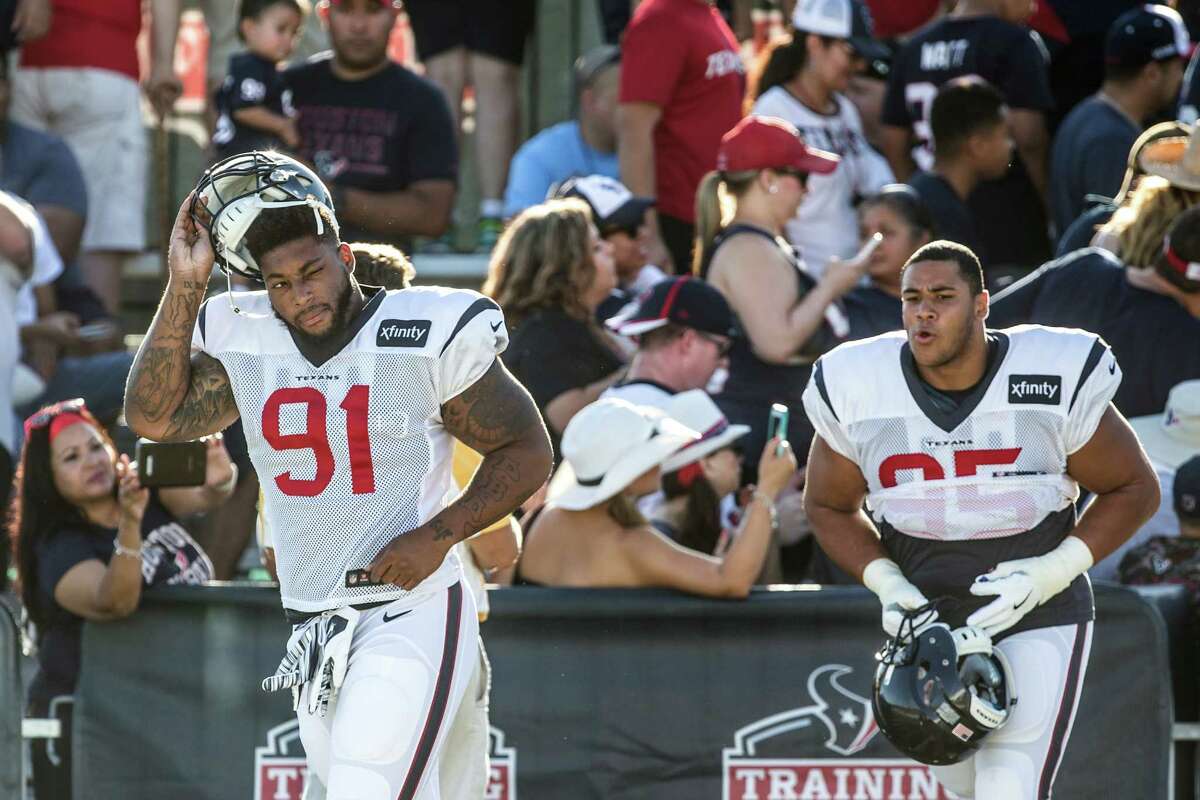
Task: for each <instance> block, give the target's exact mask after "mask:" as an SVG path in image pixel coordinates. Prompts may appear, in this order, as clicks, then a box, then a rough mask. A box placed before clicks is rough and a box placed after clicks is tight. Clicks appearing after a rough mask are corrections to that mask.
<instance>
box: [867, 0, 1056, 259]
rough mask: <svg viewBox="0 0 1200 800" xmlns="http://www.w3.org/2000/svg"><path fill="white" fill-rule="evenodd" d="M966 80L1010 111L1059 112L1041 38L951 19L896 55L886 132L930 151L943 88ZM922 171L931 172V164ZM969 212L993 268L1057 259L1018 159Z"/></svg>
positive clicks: (976, 195) (982, 20)
mask: <svg viewBox="0 0 1200 800" xmlns="http://www.w3.org/2000/svg"><path fill="white" fill-rule="evenodd" d="M964 75H978V76H980V77H981V78H984V79H985V80H987V81H989V82H990V83H992V84H993V85H994V86H995V87H996V88H997V89H998V90H999V91H1000V93H1001V94H1003V95H1004V99H1005V101H1006V102H1007V103H1008V105H1009V107H1010V108H1014V109H1023V110H1031V111H1043V112H1049V111H1050V110H1052V109H1053V108H1054V95H1053V94H1052V93H1051V91H1050V76H1049V56H1048V54H1047V52H1046V48H1045V45H1044V44H1043V43H1042V41H1041V39H1040V38H1039V37H1038V35H1037V34H1036V33H1034V32H1032V31H1030V30H1029V29H1028V28H1025V27H1022V26H1020V25H1014V24H1012V23H1010V22H1006V21H1005V20H1002V19H1000V18H999V17H994V16H986V15H984V16H969V17H945V18H943V19H940V20H938V21H937V22H934V23H932V24H931V25H928V26H926V27H925V28H923V29H922V30H920V31H919V32H918V33H916V34H915V35H914V36H913V37H912V38H911V39H909V40H908V42H907V43H905V45H904V47H903V48H901V50H900V52H899V54H897V56H896V59H895V61H894V62H893V64H892V73H891V78H890V79H889V81H888V88H887V94H886V95H885V97H884V104H883V122H884V124H886V125H893V126H896V127H902V128H909V129H911V130H912V131H913V134H914V135H915V138H916V139H917V142H918V143H919V145H920V146H921V147H922V148H925V147H927V145H928V142H929V140H930V139H931V138H932V132H931V130H930V126H929V116H930V112H931V109H932V106H933V99H934V97H935V96H937V90H938V88H939V87H940V86H942V84H944V83H945V82H946V81H948V80H951V79H953V78H960V77H962V76H964ZM918 164H920V166H922V167H923V168H928V167H929V161H928V160H921V159H919V160H918ZM968 205H969V206H970V208H971V211H972V212H973V214H974V217H975V220H976V226H977V228H978V235H979V239H980V241H981V242H982V243H983V245H984V246H985V247H986V248H987V250H988V257H989V260H990V262H991V263H992V264H993V265H995V266H1008V265H1021V266H1029V267H1032V266H1034V265H1037V264H1041V263H1042V262H1043V261H1045V260H1046V259H1047V258H1049V257H1050V253H1051V249H1050V241H1049V237H1048V236H1047V235H1046V214H1045V209H1044V208H1043V204H1042V200H1041V197H1040V196H1039V195H1038V193H1037V190H1036V189H1035V188H1034V186H1033V184H1032V182H1031V181H1030V179H1029V175H1028V173H1027V172H1026V171H1025V168H1024V164H1023V163H1022V161H1021V159H1020V158H1019V157H1016V155H1015V154H1014V157H1013V161H1012V167H1011V168H1010V169H1009V172H1008V174H1007V175H1006V176H1004V177H1003V178H1000V179H999V180H994V181H985V182H983V183H981V184H980V185H979V186H978V187H976V189H975V191H974V192H972V193H971V197H970V198H968ZM935 219H936V217H935Z"/></svg>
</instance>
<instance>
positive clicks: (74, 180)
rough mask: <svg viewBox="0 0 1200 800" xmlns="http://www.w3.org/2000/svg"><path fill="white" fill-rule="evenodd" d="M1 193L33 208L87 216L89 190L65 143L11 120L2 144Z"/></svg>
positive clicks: (0, 161) (6, 124) (73, 155)
mask: <svg viewBox="0 0 1200 800" xmlns="http://www.w3.org/2000/svg"><path fill="white" fill-rule="evenodd" d="M0 165H2V166H0V189H3V190H4V191H6V192H12V193H13V194H15V195H16V196H17V197H20V198H21V199H23V200H24V201H25V202H27V203H29V204H30V205H33V206H40V205H47V206H61V207H63V208H66V209H68V210H70V211H74V212H75V213H76V214H79V215H80V216H87V186H86V185H85V184H84V181H83V172H82V171H81V170H80V168H79V162H78V161H77V160H76V159H75V154H74V153H72V152H71V148H70V147H69V146H68V145H67V143H66V142H64V141H63V140H62V139H60V138H58V137H57V136H54V135H52V134H49V133H44V132H42V131H39V130H34V129H33V128H27V127H25V126H24V125H21V124H20V123H17V122H13V121H11V120H9V121H8V122H5V123H4V137H3V144H0Z"/></svg>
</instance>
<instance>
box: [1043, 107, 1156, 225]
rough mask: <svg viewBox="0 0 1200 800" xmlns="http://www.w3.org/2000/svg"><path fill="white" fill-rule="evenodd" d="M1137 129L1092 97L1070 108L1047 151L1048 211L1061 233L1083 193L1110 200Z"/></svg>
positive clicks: (1079, 205) (1075, 214)
mask: <svg viewBox="0 0 1200 800" xmlns="http://www.w3.org/2000/svg"><path fill="white" fill-rule="evenodd" d="M1140 133H1141V129H1140V128H1139V127H1138V126H1137V125H1136V124H1135V123H1134V121H1133V120H1132V119H1130V118H1129V117H1128V116H1126V115H1125V114H1123V113H1122V112H1121V111H1119V110H1117V109H1116V108H1115V107H1114V106H1113V104H1112V103H1110V102H1108V101H1106V100H1102V99H1101V98H1100V97H1099V96H1098V95H1096V96H1093V97H1089V98H1088V99H1087V100H1084V101H1083V102H1082V103H1080V104H1079V105H1077V106H1075V108H1074V109H1072V110H1071V113H1070V114H1068V115H1067V118H1066V119H1064V120H1063V122H1062V125H1060V126H1059V128H1058V133H1056V134H1055V136H1054V147H1053V148H1052V149H1051V151H1050V207H1051V211H1052V212H1053V215H1054V226H1055V229H1056V230H1057V231H1058V232H1059V233H1060V234H1061V233H1063V232H1065V231H1066V230H1067V228H1068V227H1069V226H1070V224H1071V223H1072V222H1074V221H1075V218H1076V217H1078V216H1079V215H1080V214H1081V213H1083V210H1084V208H1085V207H1086V206H1087V203H1086V201H1085V199H1084V198H1085V197H1086V196H1087V195H1089V194H1091V195H1098V196H1100V197H1107V198H1112V197H1113V196H1115V195H1116V193H1117V192H1118V191H1119V190H1120V189H1121V181H1123V180H1124V179H1125V163H1126V161H1127V160H1128V158H1129V149H1130V148H1131V147H1133V143H1134V141H1136V140H1137V137H1138V134H1140Z"/></svg>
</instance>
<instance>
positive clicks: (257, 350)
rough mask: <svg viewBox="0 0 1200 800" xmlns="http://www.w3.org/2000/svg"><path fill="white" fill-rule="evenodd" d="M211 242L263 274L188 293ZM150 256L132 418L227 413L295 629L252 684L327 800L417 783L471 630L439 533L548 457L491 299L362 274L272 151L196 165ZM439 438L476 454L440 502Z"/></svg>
mask: <svg viewBox="0 0 1200 800" xmlns="http://www.w3.org/2000/svg"><path fill="white" fill-rule="evenodd" d="M214 256H215V258H216V259H217V261H218V263H220V264H221V266H222V267H223V268H224V269H225V270H226V272H227V274H228V271H230V270H232V271H235V272H239V273H240V274H243V275H245V276H247V277H250V278H253V279H256V280H260V281H263V282H264V283H265V286H266V288H265V291H258V292H248V293H232V292H231V293H230V295H229V296H218V297H215V298H213V299H212V300H210V301H209V302H207V303H203V305H202V301H203V300H204V291H205V287H206V286H207V283H208V278H209V275H210V272H211V269H212V266H213V262H214ZM168 265H169V280H168V282H167V287H166V290H165V293H164V295H163V299H162V303H161V305H160V307H159V309H158V313H157V314H156V315H155V318H154V321H153V323H152V324H151V327H150V330H149V331H148V333H147V334H146V338H145V340H144V341H143V343H142V346H141V348H140V349H139V351H138V355H137V360H136V361H135V363H134V367H133V370H132V372H131V373H130V377H129V383H128V386H127V390H126V398H125V415H126V419H127V420H128V422H129V425H130V427H131V428H132V429H133V430H134V431H136V432H137V433H138V434H139V435H142V436H146V437H149V438H151V439H156V440H165V441H179V440H188V439H194V438H197V437H199V436H203V435H205V434H208V433H212V432H215V431H218V430H221V429H223V428H225V427H226V426H228V425H229V424H230V423H232V422H233V421H234V420H235V419H237V418H238V417H239V416H240V418H241V420H242V424H243V426H244V428H245V432H246V440H247V444H248V446H249V449H250V456H251V459H252V460H253V462H254V466H255V469H256V470H257V472H258V476H259V480H260V482H261V484H262V488H263V499H264V514H265V518H266V520H267V522H268V523H269V525H270V527H271V530H272V532H273V544H274V546H275V554H276V566H277V570H278V574H279V582H280V595H281V598H282V601H283V605H284V609H285V612H286V613H287V615H288V618H289V620H290V621H292V622H293V625H294V632H293V636H292V639H291V641H290V642H289V646H288V652H287V655H286V656H285V658H284V661H283V663H281V665H280V669H279V671H278V672H277V673H276V675H275V676H272V677H270V678H268V679H267V680H266V681H264V688H268V689H279V688H292V689H293V692H294V693H293V697H294V698H295V701H296V702H297V703H298V708H297V716H298V719H299V723H300V736H301V740H302V742H303V744H304V749H305V752H306V754H307V758H308V765H309V769H310V770H311V771H312V772H313V773H314V774H316V775H317V776H318V777H319V778H320V780H321V782H322V783H323V784H324V785H325V786H326V788H327V797H328V798H329V800H351V798H353V800H395V798H397V797H399V798H404V799H406V800H412V799H414V798H419V799H420V800H436V799H437V798H439V797H440V794H439V789H438V780H437V775H438V768H439V761H440V751H441V747H442V743H443V741H444V739H445V736H446V730H447V724H448V721H449V720H450V719H452V718H453V716H454V714H455V711H456V709H457V707H458V705H459V702H460V700H461V699H462V696H463V694H464V691H465V688H466V686H467V685H468V683H469V681H470V679H471V676H472V673H473V671H474V669H475V663H476V648H477V637H478V618H477V616H476V610H475V606H474V601H473V600H472V599H471V593H470V592H469V591H464V590H463V585H462V583H461V576H462V569H461V566H460V564H459V561H458V558H457V556H456V555H455V554H454V553H453V552H451V548H452V547H453V546H454V545H455V544H456V543H457V542H459V541H462V540H464V539H466V538H467V537H469V536H471V535H473V534H475V533H477V532H478V531H481V530H483V529H485V528H487V527H488V526H489V525H490V524H491V523H493V522H495V521H496V520H498V519H500V518H501V517H503V516H505V515H506V514H508V513H509V512H511V511H512V510H513V509H515V508H516V507H517V506H518V505H519V504H520V503H521V502H522V501H523V500H524V499H525V498H526V497H528V496H529V495H530V494H532V493H533V492H534V490H536V489H537V488H539V487H540V486H541V485H542V483H543V482H544V481H545V480H546V478H547V476H548V474H549V472H550V465H551V452H550V444H549V437H548V436H547V434H546V430H545V426H544V425H543V423H542V421H541V418H540V417H539V415H538V412H537V409H536V406H535V405H534V404H533V401H532V400H531V399H530V397H529V395H528V393H527V392H526V391H525V390H524V388H523V387H521V386H520V384H518V383H517V382H516V381H515V380H514V379H513V378H512V376H511V375H509V373H508V371H507V370H506V369H505V368H504V366H503V364H502V363H501V362H500V361H499V359H498V358H497V356H498V354H499V353H500V352H501V351H503V349H504V347H505V345H506V344H507V342H508V336H507V332H506V330H505V327H504V317H503V315H502V313H501V311H500V309H499V307H498V306H497V305H496V304H495V303H494V302H492V301H491V300H489V299H487V298H485V297H483V296H482V295H479V294H477V293H475V292H469V291H459V290H451V289H442V288H434V287H427V288H412V289H406V290H403V291H385V290H381V289H373V288H370V287H361V286H360V285H359V284H358V283H357V281H355V279H354V257H353V254H352V252H351V250H350V247H349V245H347V244H345V243H343V242H340V241H339V240H338V236H337V221H336V218H335V217H334V214H333V205H332V202H331V200H330V197H329V194H328V192H327V191H326V189H325V187H324V186H323V185H322V184H321V183H320V181H319V179H318V178H317V177H316V176H315V175H314V174H313V173H312V172H310V171H309V170H308V169H307V168H305V167H304V166H303V165H302V164H300V163H299V162H296V161H293V160H291V159H289V158H287V157H284V156H280V155H277V154H274V153H249V154H244V155H242V156H235V157H233V158H231V159H228V160H226V161H224V162H221V163H219V164H217V165H215V166H214V167H213V168H211V169H210V170H209V171H208V173H206V175H205V177H204V178H203V179H202V180H201V183H200V185H199V186H198V188H197V190H196V192H194V193H193V195H192V197H190V198H189V200H188V201H187V202H185V203H184V206H183V208H181V209H180V212H179V216H178V217H177V219H176V222H175V228H174V230H173V232H172V236H171V246H170V252H169V255H168ZM454 439H458V440H460V441H462V442H463V443H465V444H466V445H468V446H470V447H471V448H473V449H475V450H476V451H478V452H479V453H481V454H482V455H483V461H482V463H481V464H480V466H479V469H478V471H477V472H476V473H475V476H474V478H473V479H472V480H471V482H470V484H469V485H468V486H467V487H466V489H465V490H464V491H463V493H462V494H461V496H459V497H458V498H457V499H456V500H454V501H453V502H448V498H450V497H453V494H452V493H453V492H456V491H457V489H456V488H455V487H454V484H453V481H452V480H451V451H452V448H453V440H454ZM480 757H481V758H482V754H481V756H480Z"/></svg>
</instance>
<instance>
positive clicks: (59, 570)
mask: <svg viewBox="0 0 1200 800" xmlns="http://www.w3.org/2000/svg"><path fill="white" fill-rule="evenodd" d="M207 453H208V458H207V474H206V478H205V483H204V485H203V486H199V487H196V488H179V489H161V490H154V489H146V488H143V487H142V486H141V484H140V483H139V482H138V476H137V468H136V465H134V464H131V463H130V461H129V457H128V456H125V455H121V456H119V457H118V455H117V451H116V448H115V447H114V446H113V443H112V439H110V438H109V436H108V434H107V433H106V432H105V430H104V428H102V427H101V426H100V424H99V423H98V422H97V421H96V418H95V417H93V416H92V414H91V412H89V411H88V410H87V408H86V407H85V406H84V405H83V401H81V400H74V401H67V402H64V403H58V404H56V405H53V406H49V407H47V408H44V409H42V410H41V411H39V412H37V413H36V414H34V415H33V416H31V417H29V419H27V420H26V421H25V446H24V449H23V450H22V452H21V459H20V464H19V465H18V469H17V477H16V481H15V485H14V489H13V514H12V517H11V525H12V541H13V545H14V549H15V551H16V560H17V573H18V576H19V580H20V586H21V598H22V600H23V601H24V604H25V607H26V609H27V611H28V612H29V617H30V619H31V620H32V621H33V622H34V623H35V624H36V626H37V644H38V674H37V676H36V677H35V678H34V680H33V683H32V685H31V686H30V689H29V713H30V715H31V716H34V717H47V716H50V717H56V718H58V719H60V720H62V723H63V725H62V731H63V735H62V737H60V738H59V739H56V740H45V739H38V740H35V741H34V743H33V774H34V787H35V794H36V798H37V800H58V798H70V797H71V738H70V732H71V725H70V720H71V703H72V695H73V693H74V691H75V683H76V679H77V678H78V675H79V666H80V633H81V629H82V625H83V621H84V620H89V621H92V622H108V621H110V620H117V619H121V618H123V617H127V616H129V615H130V614H132V613H133V612H134V611H135V610H136V609H137V606H138V603H139V601H140V599H141V595H142V590H143V588H148V587H151V586H158V585H166V584H197V583H203V582H205V581H208V580H211V578H212V574H213V567H212V563H211V562H210V561H209V558H208V556H207V555H205V553H204V550H203V549H202V548H201V547H200V545H199V544H197V543H196V541H195V540H194V539H192V537H191V536H190V535H189V534H188V532H187V530H186V529H184V527H183V526H182V525H181V524H180V523H179V520H180V519H181V518H183V517H185V516H187V515H189V514H194V513H197V512H200V511H206V510H208V509H211V508H213V507H215V506H216V505H218V504H220V503H222V502H224V501H225V500H226V499H227V498H228V497H229V495H230V494H231V493H232V492H233V486H234V482H235V479H236V477H237V472H236V468H235V467H234V466H233V464H232V463H231V462H230V460H229V454H228V453H227V452H226V451H225V446H224V444H223V443H222V442H221V440H220V439H219V438H214V439H210V440H209V441H208V443H207Z"/></svg>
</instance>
